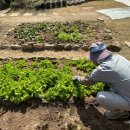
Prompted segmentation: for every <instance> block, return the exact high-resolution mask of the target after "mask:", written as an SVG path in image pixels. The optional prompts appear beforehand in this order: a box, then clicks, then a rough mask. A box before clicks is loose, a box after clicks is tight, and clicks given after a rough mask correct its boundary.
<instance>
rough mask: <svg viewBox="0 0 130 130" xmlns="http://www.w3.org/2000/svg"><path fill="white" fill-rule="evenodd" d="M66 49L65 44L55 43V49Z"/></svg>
mask: <svg viewBox="0 0 130 130" xmlns="http://www.w3.org/2000/svg"><path fill="white" fill-rule="evenodd" d="M63 49H64V45H63V44H57V45H55V50H56V51H62V50H63Z"/></svg>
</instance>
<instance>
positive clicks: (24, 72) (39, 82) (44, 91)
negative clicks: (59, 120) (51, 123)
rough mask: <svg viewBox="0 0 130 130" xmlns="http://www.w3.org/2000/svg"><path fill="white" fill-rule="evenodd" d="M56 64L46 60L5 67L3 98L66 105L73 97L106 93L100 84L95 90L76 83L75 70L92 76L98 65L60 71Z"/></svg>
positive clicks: (0, 77)
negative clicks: (39, 99) (73, 78)
mask: <svg viewBox="0 0 130 130" xmlns="http://www.w3.org/2000/svg"><path fill="white" fill-rule="evenodd" d="M53 63H54V62H53V61H50V60H48V59H45V60H41V61H32V62H26V61H25V60H18V61H12V60H11V61H8V62H7V63H4V64H2V65H1V67H0V97H1V98H2V99H3V100H7V101H10V102H13V103H16V104H19V103H21V102H23V101H26V100H28V99H30V98H32V97H34V98H41V99H43V100H44V101H46V102H49V101H54V100H61V101H65V102H66V101H68V99H69V98H70V97H71V96H74V97H78V98H84V97H85V96H86V95H90V94H95V93H96V92H97V91H99V90H102V89H103V84H102V83H97V84H95V85H93V86H92V87H86V86H83V85H80V84H78V83H76V84H74V83H73V81H72V77H73V74H72V70H71V66H72V65H73V66H75V67H76V68H78V69H82V70H85V71H86V72H90V71H92V69H93V68H94V65H93V64H92V63H90V62H89V61H87V60H85V59H82V60H75V61H69V63H68V62H66V63H67V64H66V65H64V66H63V67H60V68H59V67H58V65H59V63H58V62H56V63H55V64H53ZM85 68H86V69H85ZM87 68H88V69H87Z"/></svg>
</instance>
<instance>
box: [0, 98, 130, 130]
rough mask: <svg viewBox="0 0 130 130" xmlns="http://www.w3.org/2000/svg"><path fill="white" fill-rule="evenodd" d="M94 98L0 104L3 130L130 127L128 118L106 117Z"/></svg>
mask: <svg viewBox="0 0 130 130" xmlns="http://www.w3.org/2000/svg"><path fill="white" fill-rule="evenodd" d="M102 112H103V108H102V107H100V106H98V104H96V102H95V98H94V97H92V96H91V97H86V99H85V100H84V101H81V100H80V101H79V100H71V101H70V102H69V103H68V104H62V103H51V104H42V101H41V100H38V99H33V100H30V101H28V102H26V103H23V104H21V105H17V106H16V105H13V104H9V103H1V113H0V130H130V127H129V125H127V124H126V123H125V121H128V119H127V120H107V119H106V118H105V117H104V116H103V115H102Z"/></svg>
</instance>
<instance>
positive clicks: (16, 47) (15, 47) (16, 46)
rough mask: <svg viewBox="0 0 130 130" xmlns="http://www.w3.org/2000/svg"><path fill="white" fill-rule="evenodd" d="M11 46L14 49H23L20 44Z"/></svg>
mask: <svg viewBox="0 0 130 130" xmlns="http://www.w3.org/2000/svg"><path fill="white" fill-rule="evenodd" d="M10 48H11V49H12V50H19V49H21V48H22V47H21V46H20V45H11V46H10Z"/></svg>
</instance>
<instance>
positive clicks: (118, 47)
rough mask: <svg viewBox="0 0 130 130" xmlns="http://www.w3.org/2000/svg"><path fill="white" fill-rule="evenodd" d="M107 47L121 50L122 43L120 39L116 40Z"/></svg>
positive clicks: (116, 50)
mask: <svg viewBox="0 0 130 130" xmlns="http://www.w3.org/2000/svg"><path fill="white" fill-rule="evenodd" d="M107 49H108V50H110V51H113V52H119V51H120V50H121V45H120V44H119V42H118V41H115V42H113V43H112V44H110V45H108V46H107Z"/></svg>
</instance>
